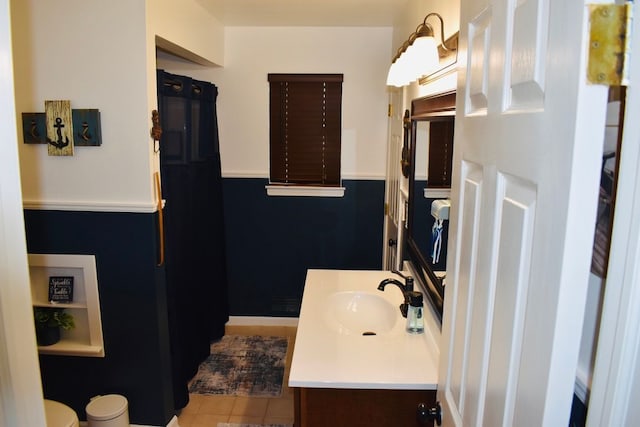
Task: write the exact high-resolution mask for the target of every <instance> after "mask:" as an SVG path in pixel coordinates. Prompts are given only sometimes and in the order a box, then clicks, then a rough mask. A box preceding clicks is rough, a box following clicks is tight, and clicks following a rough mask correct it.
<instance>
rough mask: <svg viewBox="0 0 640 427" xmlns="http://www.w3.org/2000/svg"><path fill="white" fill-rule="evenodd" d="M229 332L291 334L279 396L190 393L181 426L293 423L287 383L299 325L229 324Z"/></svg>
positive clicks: (291, 403)
mask: <svg viewBox="0 0 640 427" xmlns="http://www.w3.org/2000/svg"><path fill="white" fill-rule="evenodd" d="M226 333H227V334H228V335H268V336H286V337H289V346H288V348H287V360H286V364H285V369H284V380H283V384H282V395H281V396H280V397H277V398H274V397H245V396H205V395H200V394H191V395H190V396H189V404H188V405H187V406H186V407H185V408H184V409H182V411H181V412H180V415H179V416H178V423H179V424H180V427H216V426H217V425H218V423H251V424H290V425H293V390H292V389H290V388H289V387H288V386H287V383H288V379H289V369H290V368H291V358H292V356H293V345H294V342H295V338H296V328H295V327H292V326H227V328H226Z"/></svg>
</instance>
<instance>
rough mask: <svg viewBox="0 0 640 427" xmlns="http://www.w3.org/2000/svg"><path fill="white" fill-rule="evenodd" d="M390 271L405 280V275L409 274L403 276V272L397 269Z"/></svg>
mask: <svg viewBox="0 0 640 427" xmlns="http://www.w3.org/2000/svg"><path fill="white" fill-rule="evenodd" d="M391 272H392V273H394V274H397V275H398V276H400V277H402V278H403V279H405V280H407V277H409V276H405V275H404V274H402V273H400V272H399V271H398V270H391Z"/></svg>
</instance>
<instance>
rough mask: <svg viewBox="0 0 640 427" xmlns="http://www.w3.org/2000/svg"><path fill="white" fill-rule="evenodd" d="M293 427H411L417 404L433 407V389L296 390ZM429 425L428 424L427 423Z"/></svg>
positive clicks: (414, 420)
mask: <svg viewBox="0 0 640 427" xmlns="http://www.w3.org/2000/svg"><path fill="white" fill-rule="evenodd" d="M294 393H295V394H294V396H295V424H294V425H295V427H329V426H331V427H359V426H362V427H414V426H420V425H425V424H418V422H417V419H416V410H417V408H418V404H420V403H425V404H426V405H427V406H428V407H432V406H434V405H435V403H436V391H435V390H359V389H336V388H296V389H295V392H294ZM426 425H430V424H426Z"/></svg>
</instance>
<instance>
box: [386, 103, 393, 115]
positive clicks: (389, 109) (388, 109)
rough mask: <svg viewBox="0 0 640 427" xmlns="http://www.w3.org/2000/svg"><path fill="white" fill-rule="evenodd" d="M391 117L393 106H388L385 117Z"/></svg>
mask: <svg viewBox="0 0 640 427" xmlns="http://www.w3.org/2000/svg"><path fill="white" fill-rule="evenodd" d="M392 116H393V105H392V104H389V108H387V117H392Z"/></svg>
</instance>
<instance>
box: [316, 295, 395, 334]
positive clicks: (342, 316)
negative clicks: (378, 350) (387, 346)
mask: <svg viewBox="0 0 640 427" xmlns="http://www.w3.org/2000/svg"><path fill="white" fill-rule="evenodd" d="M401 317H402V316H401V314H400V309H399V308H398V307H397V306H394V305H393V304H391V303H390V302H389V301H387V300H386V299H385V298H384V297H383V296H379V295H375V294H372V293H367V292H358V291H345V292H335V293H333V294H331V295H329V296H328V297H327V299H326V300H325V307H324V322H325V324H326V325H327V326H328V327H329V328H331V329H332V330H334V331H336V332H338V333H339V334H342V335H379V334H384V333H386V332H389V331H391V330H392V329H393V328H394V326H395V324H396V322H398V319H399V318H401Z"/></svg>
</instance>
